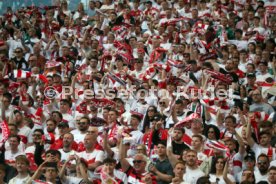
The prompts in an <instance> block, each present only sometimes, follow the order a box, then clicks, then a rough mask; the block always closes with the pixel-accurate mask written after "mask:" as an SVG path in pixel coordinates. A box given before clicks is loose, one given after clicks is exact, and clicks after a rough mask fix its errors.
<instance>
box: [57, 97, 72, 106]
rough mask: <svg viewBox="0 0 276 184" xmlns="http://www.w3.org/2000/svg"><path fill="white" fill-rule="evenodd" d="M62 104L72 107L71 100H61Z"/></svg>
mask: <svg viewBox="0 0 276 184" xmlns="http://www.w3.org/2000/svg"><path fill="white" fill-rule="evenodd" d="M61 102H63V103H66V104H67V105H69V107H71V103H70V101H69V100H67V99H62V100H60V103H61Z"/></svg>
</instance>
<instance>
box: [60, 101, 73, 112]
mask: <svg viewBox="0 0 276 184" xmlns="http://www.w3.org/2000/svg"><path fill="white" fill-rule="evenodd" d="M70 108H71V104H70V102H69V100H67V99H62V100H60V112H61V113H62V114H65V113H68V111H69V109H70Z"/></svg>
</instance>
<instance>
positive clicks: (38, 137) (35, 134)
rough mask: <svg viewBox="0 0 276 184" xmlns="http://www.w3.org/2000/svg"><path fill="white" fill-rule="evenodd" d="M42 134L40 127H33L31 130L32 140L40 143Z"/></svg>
mask: <svg viewBox="0 0 276 184" xmlns="http://www.w3.org/2000/svg"><path fill="white" fill-rule="evenodd" d="M43 134H44V132H43V130H42V129H35V130H34V132H33V135H32V136H33V142H34V143H40V142H41V139H42V135H43Z"/></svg>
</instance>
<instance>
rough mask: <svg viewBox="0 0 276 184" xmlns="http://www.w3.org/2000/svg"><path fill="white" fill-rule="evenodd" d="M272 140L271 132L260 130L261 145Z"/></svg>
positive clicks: (265, 144)
mask: <svg viewBox="0 0 276 184" xmlns="http://www.w3.org/2000/svg"><path fill="white" fill-rule="evenodd" d="M270 141H271V134H270V133H269V132H260V145H261V146H268V145H269V144H270Z"/></svg>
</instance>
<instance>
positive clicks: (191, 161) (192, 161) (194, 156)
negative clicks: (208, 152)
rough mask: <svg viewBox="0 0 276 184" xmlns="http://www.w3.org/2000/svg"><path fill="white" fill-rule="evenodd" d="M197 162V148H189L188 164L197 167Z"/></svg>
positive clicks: (187, 154)
mask: <svg viewBox="0 0 276 184" xmlns="http://www.w3.org/2000/svg"><path fill="white" fill-rule="evenodd" d="M196 162H197V152H196V151H195V150H187V153H186V164H187V166H189V167H191V168H193V167H196V164H197V163H196Z"/></svg>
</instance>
